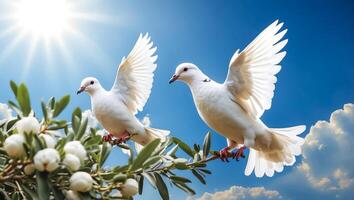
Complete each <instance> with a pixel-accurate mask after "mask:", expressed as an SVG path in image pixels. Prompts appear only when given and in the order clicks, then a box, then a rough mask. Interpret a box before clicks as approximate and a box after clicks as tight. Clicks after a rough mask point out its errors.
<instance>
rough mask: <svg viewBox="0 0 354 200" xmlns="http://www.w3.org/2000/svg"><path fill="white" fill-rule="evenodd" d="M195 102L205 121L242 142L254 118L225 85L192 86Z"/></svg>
mask: <svg viewBox="0 0 354 200" xmlns="http://www.w3.org/2000/svg"><path fill="white" fill-rule="evenodd" d="M192 93H193V99H194V103H195V105H196V107H197V110H198V113H199V115H200V117H201V118H202V119H203V121H204V122H205V123H206V124H207V125H208V126H209V127H210V128H212V129H214V130H215V131H216V132H218V133H219V134H221V135H223V136H225V137H227V138H229V139H231V140H233V141H235V142H237V143H239V144H242V143H243V140H244V134H246V132H247V131H246V130H249V129H250V128H253V123H252V120H251V119H250V118H249V117H248V116H247V114H246V113H245V112H244V111H243V110H242V108H241V107H240V106H239V105H238V104H236V103H235V102H233V101H232V100H231V99H230V98H229V96H228V93H227V91H226V90H225V88H224V87H223V85H221V84H218V83H214V84H213V85H211V86H208V85H206V84H205V86H201V87H198V88H192Z"/></svg>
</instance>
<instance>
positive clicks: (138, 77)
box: [111, 34, 157, 114]
mask: <svg viewBox="0 0 354 200" xmlns="http://www.w3.org/2000/svg"><path fill="white" fill-rule="evenodd" d="M155 51H156V47H153V42H150V37H149V36H148V34H145V36H142V35H141V34H140V36H139V39H138V41H137V42H136V43H135V46H134V48H133V50H132V51H131V52H130V53H129V55H128V57H127V58H125V57H124V58H123V59H122V62H121V63H120V65H119V68H118V71H117V76H116V80H115V82H114V85H113V87H112V89H111V92H114V93H116V94H119V95H121V96H122V99H123V101H124V103H125V104H126V105H127V107H128V109H129V110H130V112H131V113H132V114H136V113H137V112H138V111H142V110H143V107H144V105H145V103H146V101H147V99H148V98H149V96H150V92H151V87H152V82H153V77H154V74H153V72H154V71H155V69H156V64H155V61H156V60H157V56H156V55H154V53H155Z"/></svg>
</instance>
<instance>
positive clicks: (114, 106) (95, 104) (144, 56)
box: [77, 34, 169, 149]
mask: <svg viewBox="0 0 354 200" xmlns="http://www.w3.org/2000/svg"><path fill="white" fill-rule="evenodd" d="M156 49H157V48H156V47H153V42H151V41H150V37H149V36H148V34H145V36H142V35H141V34H140V36H139V39H138V40H137V42H136V44H135V46H134V48H133V49H132V51H131V52H130V53H129V55H128V56H127V57H126V58H125V57H123V59H122V61H121V63H120V65H119V68H118V71H117V74H116V78H115V82H114V84H113V86H112V88H111V90H109V91H107V90H105V89H104V88H103V87H102V86H101V84H100V82H99V81H98V80H97V79H96V78H94V77H87V78H84V79H83V80H82V82H81V86H80V89H79V90H78V91H77V94H80V93H82V92H87V93H88V94H89V95H90V97H91V107H92V111H93V114H94V115H95V117H96V118H97V120H98V122H99V123H100V124H101V125H102V126H103V128H104V129H105V130H107V131H108V133H109V134H108V136H106V137H104V139H105V140H107V141H110V140H111V139H112V138H113V137H115V138H117V139H118V141H120V142H125V141H126V140H128V139H130V138H131V139H132V140H133V141H135V142H136V143H137V149H139V148H141V147H142V146H143V145H145V144H147V143H149V142H150V141H152V140H154V139H156V138H164V137H166V136H167V135H168V134H169V131H167V130H160V129H155V128H151V127H148V126H146V125H144V124H143V123H141V122H140V121H139V120H138V119H137V118H136V117H135V115H136V113H137V112H138V111H142V110H143V107H144V105H145V103H146V101H147V100H148V98H149V96H150V93H151V88H152V83H153V77H154V71H155V69H156V67H157V65H156V63H155V62H156V60H157V55H154V54H155V52H156Z"/></svg>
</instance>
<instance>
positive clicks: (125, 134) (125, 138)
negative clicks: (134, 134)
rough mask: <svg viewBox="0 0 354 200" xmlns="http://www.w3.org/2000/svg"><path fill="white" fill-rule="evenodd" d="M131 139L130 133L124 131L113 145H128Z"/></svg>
mask: <svg viewBox="0 0 354 200" xmlns="http://www.w3.org/2000/svg"><path fill="white" fill-rule="evenodd" d="M129 139H130V134H129V132H128V131H124V132H123V133H122V134H121V135H120V137H119V138H118V139H115V140H114V141H113V145H117V144H122V143H126V142H127V141H128V140H129Z"/></svg>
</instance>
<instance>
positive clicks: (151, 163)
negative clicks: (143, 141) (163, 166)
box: [143, 156, 161, 169]
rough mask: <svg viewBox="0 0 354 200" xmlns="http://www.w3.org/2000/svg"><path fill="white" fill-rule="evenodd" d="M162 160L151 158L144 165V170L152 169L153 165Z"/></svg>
mask: <svg viewBox="0 0 354 200" xmlns="http://www.w3.org/2000/svg"><path fill="white" fill-rule="evenodd" d="M160 160H161V157H160V156H152V157H149V158H148V159H147V160H146V161H145V162H144V163H143V168H144V169H145V168H147V167H150V166H151V165H153V164H155V163H157V162H158V161H160Z"/></svg>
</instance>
